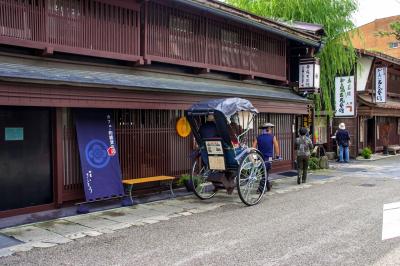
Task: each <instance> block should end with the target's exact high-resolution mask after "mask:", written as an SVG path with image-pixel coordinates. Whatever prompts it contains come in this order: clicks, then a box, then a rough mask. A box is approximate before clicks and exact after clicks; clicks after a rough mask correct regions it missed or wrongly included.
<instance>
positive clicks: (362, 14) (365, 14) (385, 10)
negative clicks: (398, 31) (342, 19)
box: [353, 0, 400, 26]
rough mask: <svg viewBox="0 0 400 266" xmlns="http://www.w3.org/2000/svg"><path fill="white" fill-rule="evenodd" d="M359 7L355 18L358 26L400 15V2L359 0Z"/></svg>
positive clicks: (397, 0)
mask: <svg viewBox="0 0 400 266" xmlns="http://www.w3.org/2000/svg"><path fill="white" fill-rule="evenodd" d="M358 3H359V7H358V11H357V13H356V14H354V16H353V22H354V23H355V24H356V26H361V25H364V24H366V23H369V22H371V21H374V20H375V19H378V18H384V17H390V16H395V15H400V0H358Z"/></svg>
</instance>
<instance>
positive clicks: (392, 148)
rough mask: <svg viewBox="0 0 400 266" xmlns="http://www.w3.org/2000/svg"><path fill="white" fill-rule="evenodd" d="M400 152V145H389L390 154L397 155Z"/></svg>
mask: <svg viewBox="0 0 400 266" xmlns="http://www.w3.org/2000/svg"><path fill="white" fill-rule="evenodd" d="M398 151H400V145H389V146H388V152H389V153H391V152H392V153H394V154H396V153H397V152H398Z"/></svg>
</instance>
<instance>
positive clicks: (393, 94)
mask: <svg viewBox="0 0 400 266" xmlns="http://www.w3.org/2000/svg"><path fill="white" fill-rule="evenodd" d="M360 56H361V57H368V58H370V60H371V65H370V66H361V67H359V68H358V69H357V71H365V72H366V73H367V74H368V75H367V78H366V80H364V81H363V80H362V79H360V80H358V81H356V82H358V83H360V84H358V85H357V86H358V90H357V91H356V116H355V117H353V118H335V119H334V128H337V126H338V125H339V123H340V122H344V123H345V124H346V127H347V128H348V129H349V132H350V135H351V142H352V145H351V147H350V152H351V156H352V157H356V156H357V155H358V154H359V153H360V152H361V150H362V149H363V148H366V147H369V148H371V149H372V150H373V151H374V152H381V151H382V150H383V148H384V146H390V145H400V60H398V59H396V58H392V57H390V56H386V55H383V54H379V53H372V52H366V51H361V53H360ZM378 67H386V68H387V92H386V103H376V102H375V100H374V98H375V83H376V76H375V75H376V68H378ZM359 76H360V75H359ZM361 83H362V84H361ZM333 131H334V130H333Z"/></svg>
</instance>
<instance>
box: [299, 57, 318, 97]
mask: <svg viewBox="0 0 400 266" xmlns="http://www.w3.org/2000/svg"><path fill="white" fill-rule="evenodd" d="M319 88H320V66H319V60H318V59H316V58H302V59H300V62H299V92H311V93H319Z"/></svg>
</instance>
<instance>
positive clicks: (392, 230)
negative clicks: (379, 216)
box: [382, 202, 400, 240]
mask: <svg viewBox="0 0 400 266" xmlns="http://www.w3.org/2000/svg"><path fill="white" fill-rule="evenodd" d="M399 207H400V202H393V203H389V204H384V205H383V221H382V240H386V239H390V238H394V237H399V236H400V208H399Z"/></svg>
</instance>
